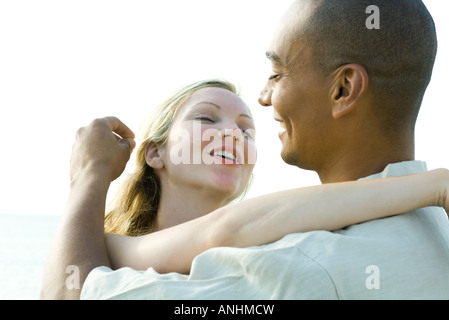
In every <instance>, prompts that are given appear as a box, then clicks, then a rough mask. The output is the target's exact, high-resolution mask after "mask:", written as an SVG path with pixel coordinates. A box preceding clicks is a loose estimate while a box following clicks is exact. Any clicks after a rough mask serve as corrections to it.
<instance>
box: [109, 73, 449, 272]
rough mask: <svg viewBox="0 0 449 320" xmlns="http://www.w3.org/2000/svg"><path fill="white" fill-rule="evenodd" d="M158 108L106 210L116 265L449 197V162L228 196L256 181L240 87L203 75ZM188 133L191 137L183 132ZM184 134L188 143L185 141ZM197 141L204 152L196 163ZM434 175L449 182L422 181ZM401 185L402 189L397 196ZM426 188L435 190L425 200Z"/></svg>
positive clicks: (168, 267)
mask: <svg viewBox="0 0 449 320" xmlns="http://www.w3.org/2000/svg"><path fill="white" fill-rule="evenodd" d="M152 115H153V116H152V117H151V118H150V119H149V122H148V125H147V127H146V130H145V131H144V133H143V137H142V140H143V142H142V144H141V145H140V147H139V149H138V151H137V159H136V171H135V173H134V174H132V175H131V176H130V177H129V179H128V180H127V181H126V183H125V186H124V188H123V191H122V192H121V193H119V194H118V197H117V199H116V200H115V207H113V209H112V210H111V211H110V212H109V213H108V214H107V216H106V227H105V230H106V232H108V233H115V234H107V235H106V240H107V241H106V243H107V246H108V252H109V257H110V259H111V263H112V267H113V268H120V267H125V266H128V267H132V268H134V269H139V270H145V269H147V268H149V267H153V268H154V269H155V270H156V271H158V272H160V273H165V272H173V271H176V272H180V273H188V272H189V269H190V266H191V262H192V260H193V259H194V257H195V256H196V255H198V254H199V253H201V252H203V251H204V250H206V249H208V248H211V247H217V246H235V247H242V246H252V245H260V244H264V243H268V242H272V241H275V240H278V239H280V238H281V237H282V236H284V235H286V234H288V233H293V232H303V231H309V230H319V229H325V230H335V229H339V228H343V227H346V226H348V225H351V224H355V223H359V222H363V221H366V220H371V219H376V218H382V217H386V216H390V215H394V214H399V213H402V212H407V211H410V210H412V209H415V208H417V207H421V206H428V205H445V200H444V198H443V197H439V198H438V196H439V195H444V193H435V190H440V191H441V192H443V191H444V190H446V189H445V188H446V187H447V185H448V182H449V180H448V175H447V172H446V171H445V170H437V171H435V172H432V173H425V174H422V175H417V176H410V177H403V178H397V179H384V180H377V181H369V182H349V183H341V184H331V185H322V186H317V187H312V188H301V189H296V190H290V191H284V192H280V193H276V194H272V195H268V196H263V197H261V198H257V199H251V200H246V201H242V202H237V203H235V204H233V205H229V203H230V202H231V201H232V200H234V199H236V198H237V197H239V196H240V195H241V194H242V193H243V192H244V190H245V188H246V187H247V185H248V183H249V180H250V177H251V172H252V169H253V167H254V162H255V156H254V155H255V152H256V151H255V145H254V134H255V128H254V124H253V120H252V117H251V113H250V111H249V109H248V108H247V106H246V105H245V103H244V102H243V101H242V100H241V99H240V98H239V97H238V92H237V90H236V88H235V86H233V85H232V84H231V83H229V82H226V81H218V80H212V81H204V82H199V83H195V84H193V85H190V86H187V87H186V88H183V89H181V90H180V91H179V92H178V93H177V94H175V95H174V96H173V97H172V98H170V99H169V100H167V101H166V102H165V103H163V104H162V105H160V106H159V108H157V109H156V110H155V111H154V113H153V114H152ZM195 124H197V125H198V124H200V125H201V130H200V133H199V134H197V136H198V137H202V138H204V133H205V132H206V131H207V130H215V131H216V133H217V134H212V135H210V134H208V135H207V137H209V138H210V136H213V137H214V139H209V138H207V139H202V141H199V140H198V137H197V139H195V137H194V136H195V133H194V131H195V130H194V128H195ZM144 128H145V127H144ZM236 129H237V131H236ZM180 132H181V133H182V132H186V133H187V135H186V136H187V138H189V137H190V138H191V139H190V140H188V139H184V141H182V139H178V137H179V136H180V135H179V133H180ZM226 132H228V133H232V134H228V135H226ZM236 133H237V134H236ZM238 133H241V134H240V135H239V134H238ZM236 136H239V137H236ZM186 140H187V141H186ZM229 141H231V143H227V142H229ZM182 143H184V144H187V147H186V148H182V147H180V145H182ZM195 144H196V145H197V146H198V147H199V148H196V150H198V151H199V154H200V155H201V161H197V163H196V164H195V159H194V158H195V155H194V151H195ZM226 145H227V147H228V150H229V152H230V153H232V152H233V153H234V156H235V158H234V159H226V158H225V157H224V156H223V153H219V155H218V160H219V161H216V162H215V163H213V164H205V163H204V162H207V161H206V160H207V159H205V158H204V156H213V154H211V151H212V150H215V151H216V150H224V149H225V146H226ZM239 149H240V151H239ZM179 150H183V151H185V152H187V153H189V154H190V156H189V157H187V158H186V160H187V161H185V163H181V164H173V162H174V161H175V162H176V159H173V154H175V155H176V156H179V154H178V151H179ZM189 151H190V152H189ZM215 159H217V153H215ZM227 161H228V163H226V162H227ZM236 163H238V165H236ZM437 177H438V178H437ZM444 177H446V178H444ZM432 179H433V180H434V181H436V180H438V179H440V181H441V182H442V183H439V184H435V183H433V184H424V183H423V182H425V181H429V182H431V180H432ZM433 187H436V189H433ZM401 190H402V193H403V195H402V198H401V197H397V193H398V192H401ZM418 193H419V194H418ZM426 194H427V195H433V198H432V197H430V198H427V201H424V199H426ZM393 195H394V196H393ZM371 199H376V201H375V202H376V203H377V206H373V203H374V201H371ZM360 212H363V214H362V215H361V214H360ZM209 213H210V214H209ZM330 213H332V214H330ZM206 214H209V215H207V217H206V216H205V215H206ZM202 216H203V218H200V219H195V218H199V217H202ZM187 221H190V222H188V223H184V222H187ZM183 223H184V224H183ZM164 229H165V230H164ZM161 230H163V231H161ZM155 231H159V232H155ZM153 232H155V233H153ZM117 234H120V235H122V236H120V235H117ZM123 235H125V236H123ZM126 236H134V237H126ZM135 236H138V237H135Z"/></svg>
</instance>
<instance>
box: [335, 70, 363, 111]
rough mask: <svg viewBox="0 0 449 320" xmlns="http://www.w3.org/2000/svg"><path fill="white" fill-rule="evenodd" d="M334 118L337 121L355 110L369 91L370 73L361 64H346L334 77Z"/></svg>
mask: <svg viewBox="0 0 449 320" xmlns="http://www.w3.org/2000/svg"><path fill="white" fill-rule="evenodd" d="M334 77H335V79H334V82H333V84H332V91H331V94H332V99H333V105H332V116H333V117H334V118H335V119H337V118H340V117H342V116H344V115H346V114H348V113H350V112H351V111H353V110H354V108H355V106H356V105H357V102H358V101H360V98H361V97H362V96H363V95H364V93H365V92H366V90H367V89H368V73H367V72H366V70H365V68H364V67H363V66H361V65H359V64H346V65H344V66H342V67H341V68H340V69H338V70H337V72H336V73H335V75H334Z"/></svg>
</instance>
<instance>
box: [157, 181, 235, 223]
mask: <svg viewBox="0 0 449 320" xmlns="http://www.w3.org/2000/svg"><path fill="white" fill-rule="evenodd" d="M227 203H229V201H228V200H224V199H223V198H218V197H212V196H211V194H210V192H208V191H207V190H204V191H202V190H199V189H196V188H184V189H182V190H180V189H177V190H175V189H173V188H162V192H161V198H160V202H159V209H158V213H157V219H156V225H155V229H156V230H162V229H165V228H169V227H172V226H175V225H177V224H181V223H184V222H187V221H189V220H193V219H195V218H198V217H201V216H203V215H205V214H208V213H210V212H212V211H214V210H216V209H218V208H220V207H222V206H224V205H226V204H227Z"/></svg>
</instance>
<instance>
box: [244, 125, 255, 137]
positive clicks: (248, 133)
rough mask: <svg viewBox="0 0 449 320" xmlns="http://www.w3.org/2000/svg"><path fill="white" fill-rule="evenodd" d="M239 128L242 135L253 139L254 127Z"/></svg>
mask: <svg viewBox="0 0 449 320" xmlns="http://www.w3.org/2000/svg"><path fill="white" fill-rule="evenodd" d="M241 130H242V133H243V136H244V137H245V138H248V139H254V136H255V131H254V129H251V128H248V129H241Z"/></svg>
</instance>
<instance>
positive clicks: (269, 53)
mask: <svg viewBox="0 0 449 320" xmlns="http://www.w3.org/2000/svg"><path fill="white" fill-rule="evenodd" d="M265 55H266V56H267V58H268V59H270V60H271V61H272V62H275V63H277V64H282V63H281V58H279V56H278V55H277V54H276V53H274V52H272V51H267V52H266V53H265Z"/></svg>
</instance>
